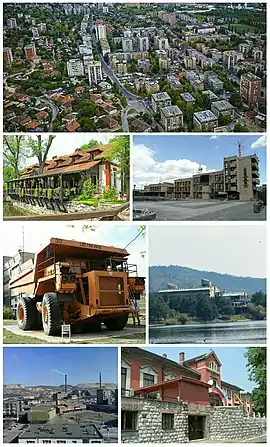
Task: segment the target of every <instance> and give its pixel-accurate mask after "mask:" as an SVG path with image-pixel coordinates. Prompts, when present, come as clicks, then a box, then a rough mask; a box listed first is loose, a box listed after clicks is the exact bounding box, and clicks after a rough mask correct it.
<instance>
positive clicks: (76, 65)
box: [67, 59, 84, 78]
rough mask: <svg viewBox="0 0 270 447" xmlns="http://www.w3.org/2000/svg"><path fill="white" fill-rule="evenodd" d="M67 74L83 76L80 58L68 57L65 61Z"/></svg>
mask: <svg viewBox="0 0 270 447" xmlns="http://www.w3.org/2000/svg"><path fill="white" fill-rule="evenodd" d="M67 72H68V76H70V77H71V78H73V77H74V76H84V69H83V63H82V61H81V60H80V59H69V61H68V62H67Z"/></svg>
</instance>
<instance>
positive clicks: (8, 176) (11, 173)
mask: <svg viewBox="0 0 270 447" xmlns="http://www.w3.org/2000/svg"><path fill="white" fill-rule="evenodd" d="M3 178H4V184H6V183H7V182H8V181H9V180H12V179H13V178H16V174H15V169H14V168H13V167H12V166H4V167H3Z"/></svg>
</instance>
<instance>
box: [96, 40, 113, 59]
mask: <svg viewBox="0 0 270 447" xmlns="http://www.w3.org/2000/svg"><path fill="white" fill-rule="evenodd" d="M99 43H100V48H101V52H102V56H105V54H108V53H110V51H111V49H110V45H109V42H108V40H107V39H100V41H99Z"/></svg>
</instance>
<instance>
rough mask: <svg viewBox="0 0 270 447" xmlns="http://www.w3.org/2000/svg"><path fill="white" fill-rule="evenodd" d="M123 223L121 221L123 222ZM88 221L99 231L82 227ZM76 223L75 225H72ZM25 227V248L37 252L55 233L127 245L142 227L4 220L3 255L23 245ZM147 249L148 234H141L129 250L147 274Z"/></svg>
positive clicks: (132, 261) (107, 243) (133, 261)
mask: <svg viewBox="0 0 270 447" xmlns="http://www.w3.org/2000/svg"><path fill="white" fill-rule="evenodd" d="M119 223H120V222H119ZM84 224H87V225H91V226H94V227H95V228H96V230H95V231H85V232H83V231H82V227H83V225H84ZM70 225H74V228H70ZM23 228H24V251H28V252H33V253H35V252H36V251H38V250H40V248H42V247H44V246H46V245H47V244H48V243H49V239H50V238H51V237H58V238H62V239H71V240H72V239H74V240H75V241H79V242H88V243H96V244H102V245H113V246H115V247H119V248H124V247H125V246H126V245H127V244H128V243H129V242H130V241H131V240H132V239H133V238H135V236H137V234H138V232H139V229H138V226H137V225H130V224H129V225H127V224H125V223H123V222H121V223H120V225H119V224H112V225H111V224H109V225H108V224H107V223H105V225H104V224H97V225H92V223H91V222H89V221H86V222H80V223H78V222H69V223H66V222H46V223H45V222H26V223H24V224H23V225H22V223H21V222H8V223H7V222H4V223H3V224H2V241H3V249H2V252H3V255H4V256H14V255H15V254H16V253H17V252H18V249H22V247H23V233H22V229H23ZM145 250H146V241H145V238H144V237H142V236H139V237H138V238H137V239H136V240H135V241H134V242H132V244H131V245H129V246H128V248H127V251H128V252H129V253H130V256H129V263H130V264H137V265H138V273H139V275H141V276H145V275H146V262H145V259H144V258H142V256H141V254H140V253H141V252H142V251H145Z"/></svg>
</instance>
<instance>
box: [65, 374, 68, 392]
mask: <svg viewBox="0 0 270 447" xmlns="http://www.w3.org/2000/svg"><path fill="white" fill-rule="evenodd" d="M67 387H68V385H67V374H65V393H66V394H67V392H68V389H67Z"/></svg>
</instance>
